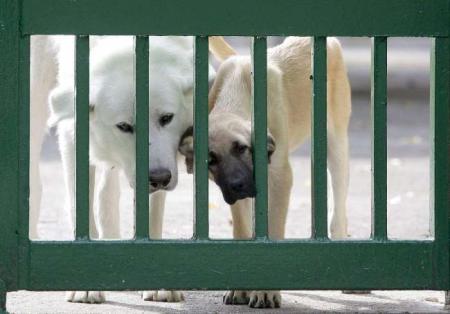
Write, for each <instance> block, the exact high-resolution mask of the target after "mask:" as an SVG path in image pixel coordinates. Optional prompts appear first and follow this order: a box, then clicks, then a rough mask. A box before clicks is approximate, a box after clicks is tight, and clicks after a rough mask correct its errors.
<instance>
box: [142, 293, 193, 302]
mask: <svg viewBox="0 0 450 314" xmlns="http://www.w3.org/2000/svg"><path fill="white" fill-rule="evenodd" d="M142 299H143V300H144V301H155V302H181V301H184V295H183V293H182V292H180V291H173V290H156V291H142Z"/></svg>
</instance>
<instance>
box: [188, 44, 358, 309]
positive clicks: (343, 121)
mask: <svg viewBox="0 0 450 314" xmlns="http://www.w3.org/2000/svg"><path fill="white" fill-rule="evenodd" d="M210 50H211V51H212V52H213V54H214V55H215V56H216V57H217V58H218V59H219V60H225V61H224V62H223V63H222V64H221V66H220V68H219V70H218V73H217V77H216V80H215V82H214V85H213V87H212V89H211V92H210V95H209V104H210V115H209V158H210V160H209V172H210V177H212V178H213V179H214V181H215V182H216V183H217V184H218V186H219V187H220V189H221V190H222V193H223V196H224V199H225V201H226V202H227V203H228V204H230V207H231V213H232V217H233V236H234V238H236V239H249V238H251V237H252V234H253V233H252V221H253V220H252V207H251V198H252V197H254V196H255V182H254V180H253V173H252V172H253V164H252V147H251V118H252V106H251V94H252V77H251V76H252V72H251V69H252V64H251V59H250V57H249V56H237V55H236V53H235V52H234V51H233V49H232V48H231V47H230V46H228V44H227V43H226V42H224V40H223V38H221V37H212V38H211V39H210ZM327 51H328V59H327V62H328V63H327V64H328V69H327V75H328V84H327V91H328V94H327V95H328V108H327V109H328V111H327V114H328V117H327V118H328V125H327V128H328V166H329V170H330V172H331V177H332V187H333V196H334V213H333V217H332V220H331V227H330V229H331V236H332V237H333V238H336V239H341V238H345V237H346V236H347V220H346V198H347V189H348V136H347V128H348V123H349V119H350V113H351V99H350V85H349V82H348V78H347V73H346V68H345V65H344V61H343V58H342V54H341V46H340V44H339V42H338V40H337V39H335V38H328V43H327ZM267 73H268V75H267V93H268V108H267V111H268V113H267V114H268V129H269V130H268V141H267V142H268V155H269V162H270V164H269V168H268V169H269V178H268V180H269V199H268V200H269V236H270V238H271V239H283V238H284V232H285V222H286V215H287V210H288V207H289V198H290V192H291V187H292V170H291V165H290V162H289V153H290V152H291V151H293V150H294V149H296V148H297V147H298V146H299V145H300V144H302V143H303V142H304V141H305V140H306V139H307V138H308V137H309V136H310V134H311V80H310V75H311V40H310V38H300V37H289V38H287V39H286V40H285V41H284V42H283V43H282V44H281V45H279V46H277V47H274V48H271V49H269V50H268V66H267ZM191 143H192V141H191V140H189V139H187V138H186V139H185V141H184V142H182V143H181V145H180V151H181V152H182V153H183V154H184V155H185V156H186V157H187V159H186V160H187V162H189V161H190V162H192V147H191ZM224 302H225V303H226V304H242V303H248V304H249V305H250V306H251V307H279V306H280V303H281V295H280V293H279V292H276V291H252V292H248V293H247V292H245V291H230V292H228V293H227V294H226V295H225V297H224Z"/></svg>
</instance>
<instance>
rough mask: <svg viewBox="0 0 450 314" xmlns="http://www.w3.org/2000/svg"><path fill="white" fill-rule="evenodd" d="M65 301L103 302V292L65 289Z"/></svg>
mask: <svg viewBox="0 0 450 314" xmlns="http://www.w3.org/2000/svg"><path fill="white" fill-rule="evenodd" d="M66 301H68V302H76V303H90V304H94V303H95V304H96V303H103V302H105V293H104V292H103V291H67V292H66Z"/></svg>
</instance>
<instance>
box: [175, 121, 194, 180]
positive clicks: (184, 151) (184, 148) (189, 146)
mask: <svg viewBox="0 0 450 314" xmlns="http://www.w3.org/2000/svg"><path fill="white" fill-rule="evenodd" d="M193 131H194V128H193V127H192V126H190V127H189V128H187V129H186V131H185V132H184V134H183V135H182V136H181V139H180V144H179V145H178V151H179V152H180V154H181V155H183V156H184V158H185V159H184V161H185V163H186V170H187V173H192V172H193V170H194V136H193V135H194V133H193Z"/></svg>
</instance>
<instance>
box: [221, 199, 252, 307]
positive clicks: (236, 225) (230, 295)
mask: <svg viewBox="0 0 450 314" xmlns="http://www.w3.org/2000/svg"><path fill="white" fill-rule="evenodd" d="M230 209H231V217H232V219H233V238H234V239H239V240H245V239H251V238H252V236H253V232H252V228H253V227H252V222H253V211H252V200H251V199H249V198H247V199H244V200H240V201H237V202H236V203H234V204H233V205H231V206H230ZM250 294H251V291H245V290H230V291H227V292H226V293H225V295H224V296H223V303H224V304H249V301H250Z"/></svg>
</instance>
